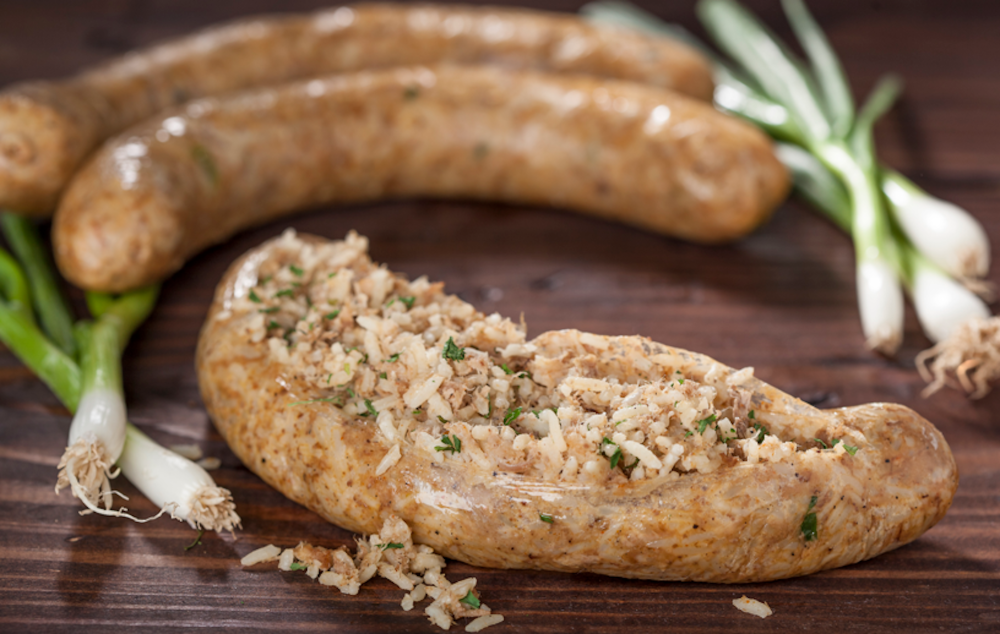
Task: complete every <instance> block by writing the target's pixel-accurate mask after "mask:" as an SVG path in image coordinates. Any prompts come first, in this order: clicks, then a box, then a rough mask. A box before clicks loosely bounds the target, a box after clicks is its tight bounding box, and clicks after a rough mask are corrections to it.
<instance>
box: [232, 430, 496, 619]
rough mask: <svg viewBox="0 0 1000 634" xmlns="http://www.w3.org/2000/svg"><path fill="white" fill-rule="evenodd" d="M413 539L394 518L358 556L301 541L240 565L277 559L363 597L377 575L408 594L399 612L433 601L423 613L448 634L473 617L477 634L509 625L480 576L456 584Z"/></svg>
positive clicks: (364, 542) (270, 548)
mask: <svg viewBox="0 0 1000 634" xmlns="http://www.w3.org/2000/svg"><path fill="white" fill-rule="evenodd" d="M397 447H398V446H397ZM390 453H391V452H390ZM411 537H412V536H411V532H410V527H409V526H407V525H406V522H404V521H403V520H401V519H399V518H398V517H396V516H390V517H389V518H388V519H386V520H385V522H384V523H383V525H382V529H381V530H380V531H379V532H378V533H377V534H374V535H369V536H368V537H367V538H358V539H357V544H358V549H357V552H356V553H355V554H354V555H353V556H351V555H350V554H349V553H348V552H347V549H346V548H343V547H341V548H337V549H329V548H323V547H322V546H313V545H311V544H308V543H306V542H300V543H299V545H298V546H296V547H295V548H286V549H284V550H282V549H281V548H278V547H277V546H274V545H270V544H269V545H267V546H264V547H263V548H258V549H257V550H255V551H253V552H252V553H250V554H249V555H247V556H246V557H244V558H243V559H242V560H240V563H242V564H243V565H244V566H253V565H255V564H259V563H263V562H266V561H274V560H278V568H279V569H280V570H284V571H298V570H306V574H307V575H308V576H309V577H311V578H313V579H318V581H319V582H320V583H321V584H323V585H325V586H335V587H337V588H338V589H339V590H340V591H341V592H343V593H344V594H352V595H353V594H357V593H358V589H359V588H360V586H361V584H363V583H364V582H365V581H368V580H369V579H371V578H372V577H374V576H375V575H376V574H378V576H380V577H384V578H385V579H388V580H389V581H391V582H392V583H394V584H396V585H397V586H399V587H400V588H402V589H403V590H409V592H407V593H406V594H405V595H403V598H402V600H401V601H400V607H402V608H403V610H405V611H407V612H409V611H411V610H412V609H413V608H414V607H415V605H416V604H417V603H419V602H420V601H423V600H424V599H426V598H427V597H430V598H431V599H433V601H432V602H431V603H430V605H428V606H427V607H426V608H425V609H424V613H425V614H426V615H427V616H428V617H430V620H431V622H432V623H434V624H435V625H437V626H438V627H440V628H441V629H444V630H447V629H449V628H451V626H452V625H453V624H454V623H455V620H456V619H459V618H473V620H472V621H471V622H470V623H469V624H468V626H467V627H466V628H465V631H467V632H478V631H480V630H482V629H485V628H487V627H489V626H491V625H496V624H497V623H501V622H502V621H503V620H504V618H503V616H501V615H499V614H493V613H492V611H491V610H490V608H489V606H487V605H486V604H485V603H482V602H481V601H480V600H479V593H478V591H476V590H475V587H476V578H475V577H469V578H467V579H462V580H461V581H458V582H456V583H451V582H450V581H448V579H446V578H445V576H444V574H443V573H442V572H441V568H443V567H444V566H445V565H446V562H445V559H444V557H442V556H441V555H438V554H436V553H435V552H434V550H433V549H432V548H431V547H430V546H426V545H424V544H414V543H413V540H412V538H411Z"/></svg>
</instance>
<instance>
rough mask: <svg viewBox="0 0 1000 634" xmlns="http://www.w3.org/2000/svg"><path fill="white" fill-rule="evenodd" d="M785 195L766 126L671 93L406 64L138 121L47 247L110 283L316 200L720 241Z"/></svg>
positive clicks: (81, 272) (152, 275)
mask: <svg viewBox="0 0 1000 634" xmlns="http://www.w3.org/2000/svg"><path fill="white" fill-rule="evenodd" d="M787 188H788V178H787V174H786V173H785V170H784V168H783V167H782V166H781V164H780V163H779V162H778V160H777V159H776V158H775V156H774V154H773V152H772V151H771V143H770V141H769V140H768V139H767V138H766V137H765V136H764V135H763V133H761V132H760V131H759V130H757V129H756V128H754V127H752V126H750V125H748V124H746V123H744V122H742V121H739V120H737V119H735V118H732V117H729V116H727V115H724V114H721V113H719V112H717V111H716V110H714V109H713V108H712V107H711V106H710V105H709V104H706V103H704V102H700V101H696V100H693V99H690V98H687V97H684V96H680V95H678V94H677V93H674V92H672V91H667V90H662V89H659V88H654V87H651V86H648V85H644V84H638V83H633V82H620V81H611V80H602V79H595V78H593V77H587V76H570V75H553V74H548V73H539V72H536V71H512V70H506V69H498V68H495V67H488V66H484V67H471V66H461V67H437V68H426V67H413V68H403V69H399V68H397V69H390V70H382V71H364V72H360V73H356V74H341V75H335V76H332V77H330V78H327V79H315V80H311V81H307V82H302V83H298V84H291V85H286V86H283V87H280V88H274V89H262V90H258V91H254V92H249V93H242V94H239V95H235V96H231V97H228V98H210V99H205V100H199V101H195V102H191V103H190V104H188V105H186V106H184V107H182V108H181V109H177V110H174V111H172V112H167V113H163V114H161V115H158V116H157V117H155V118H153V119H150V120H148V121H146V122H144V123H142V124H140V125H139V126H137V127H134V128H132V129H129V130H127V131H126V132H124V133H122V134H121V135H120V136H118V137H116V138H114V139H112V140H110V141H109V142H108V143H107V144H105V145H104V146H103V147H102V148H101V150H100V151H99V152H97V153H96V154H95V155H94V156H93V157H92V158H91V160H90V161H89V162H88V163H87V164H86V165H85V166H84V167H83V168H82V169H81V171H80V172H79V173H78V174H77V175H76V177H75V178H74V179H73V181H72V183H71V184H70V186H69V187H68V189H67V192H66V194H65V196H64V197H63V200H62V202H61V204H60V207H59V210H58V212H57V214H56V217H55V222H54V226H53V243H54V247H55V252H56V260H57V263H58V264H59V268H60V269H61V270H62V272H63V274H64V275H65V276H66V277H67V279H69V280H70V281H72V282H73V283H75V284H77V285H79V286H81V287H83V288H87V289H93V290H98V289H99V290H103V291H111V292H114V291H123V290H125V289H130V288H135V287H138V286H142V285H145V284H150V283H153V282H156V281H159V280H162V279H163V278H165V277H166V276H168V275H170V274H171V273H172V272H174V271H176V270H177V269H178V268H179V267H180V266H181V265H182V264H183V263H184V261H185V260H186V259H187V258H189V257H190V256H192V255H193V254H195V253H197V252H198V251H200V250H201V249H203V248H205V247H207V246H208V245H211V244H214V243H217V242H220V241H221V240H224V239H225V238H227V237H228V236H230V235H232V234H233V233H235V232H236V231H238V230H240V229H243V228H246V227H249V226H252V225H256V224H260V223H262V222H266V221H268V220H271V219H273V218H276V217H278V216H281V215H284V214H287V213H289V212H291V211H294V210H299V209H302V208H304V207H309V206H316V205H321V204H328V203H334V202H357V201H367V200H374V199H381V198H392V197H412V196H433V197H457V198H472V199H487V200H499V201H508V202H513V203H517V204H528V205H548V206H555V207H560V208H565V209H571V210H577V211H581V212H585V213H589V214H593V215H597V216H601V217H604V218H609V219H613V220H619V221H623V222H626V223H629V224H633V225H636V226H640V227H644V228H647V229H651V230H654V231H659V232H662V233H664V234H668V235H672V236H677V237H681V238H684V239H688V240H695V241H700V242H720V241H725V240H730V239H733V238H736V237H739V236H742V235H744V234H746V233H747V232H749V231H750V230H752V229H753V228H755V227H756V226H758V225H759V224H760V223H761V222H762V221H763V220H764V219H766V218H767V217H768V215H769V214H770V212H771V210H772V209H773V208H774V207H775V206H776V205H777V204H778V203H779V202H780V201H781V200H782V199H783V198H784V196H785V194H786V193H787Z"/></svg>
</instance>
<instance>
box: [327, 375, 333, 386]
mask: <svg viewBox="0 0 1000 634" xmlns="http://www.w3.org/2000/svg"><path fill="white" fill-rule="evenodd" d="M332 380H333V372H331V373H330V374H327V375H326V383H327V385H329V384H330V381H332Z"/></svg>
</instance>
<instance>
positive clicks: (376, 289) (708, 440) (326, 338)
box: [219, 230, 801, 577]
mask: <svg viewBox="0 0 1000 634" xmlns="http://www.w3.org/2000/svg"><path fill="white" fill-rule="evenodd" d="M367 250H368V241H367V239H365V238H363V237H361V236H359V235H357V234H356V233H353V232H352V233H350V234H349V235H348V236H347V238H346V239H345V240H344V241H340V242H330V243H322V244H317V243H313V242H310V241H306V240H302V239H300V238H299V237H298V236H297V235H296V234H295V232H294V231H292V230H288V231H286V232H285V233H284V234H283V236H282V237H281V238H280V239H279V241H278V244H277V248H276V249H275V254H276V255H275V256H274V257H272V258H270V259H268V260H267V261H266V262H264V263H263V264H262V265H261V267H260V270H259V272H258V278H257V280H256V284H255V285H254V286H252V287H249V288H244V289H243V291H242V292H243V293H245V294H243V295H240V296H237V297H234V298H232V299H231V300H230V302H229V305H228V306H227V310H226V311H224V312H223V313H220V315H219V318H220V319H229V318H232V317H233V316H237V315H240V314H246V313H254V314H255V315H257V316H259V317H260V319H256V318H255V319H252V320H247V321H246V323H247V326H246V328H247V332H246V336H247V338H248V339H249V340H251V341H264V340H266V341H267V350H268V354H270V356H271V357H272V359H273V360H274V361H276V362H278V363H280V364H283V365H285V366H287V371H288V372H289V373H292V374H294V375H296V376H298V377H304V378H305V380H306V381H307V383H308V384H309V385H310V387H311V389H312V392H311V393H310V394H307V395H303V396H301V397H300V400H297V401H295V402H292V403H290V404H289V406H308V405H309V404H312V403H317V402H322V403H323V404H324V406H326V407H329V408H330V410H331V413H332V415H340V416H343V417H347V418H350V417H360V418H365V417H367V418H369V420H372V421H373V422H375V423H376V426H377V428H378V430H379V433H378V437H379V438H380V440H381V441H382V442H383V444H384V448H385V453H384V458H383V459H382V461H381V463H380V464H379V466H378V469H377V474H378V475H383V474H385V473H386V472H388V471H389V470H391V469H392V468H393V467H394V466H395V465H397V464H398V463H399V462H400V461H401V460H405V459H406V457H407V455H408V454H412V453H414V452H416V454H415V455H414V456H413V458H415V459H420V460H433V461H435V462H438V463H442V462H444V461H446V460H460V461H475V462H476V463H479V466H480V467H483V468H488V469H494V468H497V467H498V466H499V465H522V466H521V467H520V468H521V471H522V472H523V473H524V475H525V476H532V477H536V478H541V479H544V480H548V481H562V482H566V481H569V482H579V483H582V484H592V485H596V484H600V483H604V482H607V481H612V482H613V481H628V480H642V479H650V478H664V477H666V478H677V477H680V476H681V475H682V474H684V473H689V472H698V473H709V472H712V471H715V470H717V469H719V468H721V467H723V466H726V465H731V464H735V463H738V462H750V463H755V462H769V461H770V462H779V461H782V460H784V459H787V458H788V457H789V456H791V455H792V454H793V453H794V452H795V451H800V450H801V449H800V448H799V446H798V445H797V444H796V443H795V442H794V441H791V440H788V439H784V440H783V439H781V438H779V437H778V436H777V435H776V434H775V433H773V430H768V429H767V427H766V426H765V425H764V424H762V423H761V421H760V420H759V419H755V418H754V412H753V410H751V409H749V408H748V407H746V403H745V402H744V400H745V399H744V395H743V393H742V392H741V388H740V387H739V382H741V381H745V380H749V379H751V378H752V369H751V368H745V369H743V370H741V371H739V372H736V373H734V374H732V375H728V374H727V373H725V372H718V373H714V374H713V373H712V372H708V373H707V374H706V375H705V376H702V377H699V379H700V380H696V379H695V378H694V377H692V376H688V375H686V374H685V372H684V362H683V359H682V358H681V357H680V356H679V355H672V354H660V355H654V356H652V357H640V356H637V355H635V354H634V353H633V354H631V355H621V356H618V357H612V358H611V359H610V360H609V359H607V351H608V348H609V345H611V344H609V342H608V341H607V340H604V339H602V338H600V337H595V336H587V335H584V336H581V337H573V336H571V335H569V334H567V335H565V337H566V340H565V341H560V342H559V343H560V347H563V348H564V349H566V350H571V351H573V356H572V362H571V363H567V362H566V361H565V360H564V359H562V358H559V359H553V358H549V357H546V356H544V355H543V354H541V353H540V351H539V350H538V349H537V347H536V346H535V345H534V344H531V343H527V341H526V335H525V328H524V326H523V324H515V323H513V322H512V321H511V320H510V319H506V318H503V317H501V316H500V315H499V314H493V315H488V316H487V315H484V314H483V313H480V312H478V311H476V310H475V308H473V307H472V306H471V305H470V304H467V303H466V302H464V301H462V300H460V299H459V298H457V297H455V296H451V295H447V294H445V293H444V287H443V284H441V283H431V282H428V281H427V279H426V278H424V277H420V278H418V279H416V280H414V281H412V282H411V281H408V280H406V279H405V278H403V277H402V276H399V275H394V274H392V273H390V272H389V271H388V270H387V269H386V268H385V267H384V266H380V265H377V264H375V263H373V262H372V261H371V259H370V258H369V257H368V254H367ZM553 336H557V337H558V336H562V335H561V333H553ZM602 355H603V356H602ZM716 374H717V375H716ZM741 399H743V400H741ZM365 574H373V573H365ZM365 574H363V575H362V577H364V576H365Z"/></svg>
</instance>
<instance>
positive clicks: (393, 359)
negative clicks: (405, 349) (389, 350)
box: [382, 352, 399, 363]
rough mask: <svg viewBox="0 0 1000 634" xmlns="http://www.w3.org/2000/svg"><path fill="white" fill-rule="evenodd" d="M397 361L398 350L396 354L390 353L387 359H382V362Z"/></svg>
mask: <svg viewBox="0 0 1000 634" xmlns="http://www.w3.org/2000/svg"><path fill="white" fill-rule="evenodd" d="M397 361H399V353H398V352H397V353H396V354H394V355H392V356H391V357H389V358H388V359H386V360H385V361H383V362H382V363H395V362H397Z"/></svg>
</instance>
